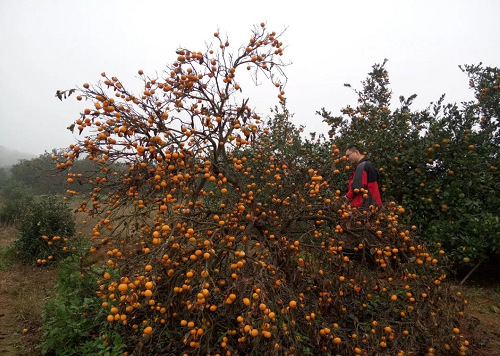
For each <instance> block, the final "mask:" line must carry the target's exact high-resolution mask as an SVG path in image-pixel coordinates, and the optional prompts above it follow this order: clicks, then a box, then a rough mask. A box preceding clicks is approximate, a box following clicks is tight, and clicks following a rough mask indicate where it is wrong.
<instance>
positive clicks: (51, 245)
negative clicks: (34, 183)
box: [15, 195, 76, 263]
mask: <svg viewBox="0 0 500 356" xmlns="http://www.w3.org/2000/svg"><path fill="white" fill-rule="evenodd" d="M25 209H26V213H25V214H24V216H23V217H22V219H21V222H20V226H19V234H18V236H17V239H16V241H15V246H16V250H17V252H18V254H19V256H20V257H21V258H22V259H24V260H26V261H34V260H37V261H38V263H47V262H48V261H52V260H55V259H57V258H58V257H61V256H63V255H65V254H68V253H70V252H72V251H74V250H75V249H76V246H74V241H72V240H71V238H72V237H73V235H74V234H75V230H76V227H75V221H74V217H73V215H72V213H71V212H70V210H69V208H68V205H67V204H66V202H64V201H62V200H61V197H58V196H53V195H44V196H38V197H36V198H35V199H34V200H33V202H32V203H31V204H29V205H28V206H26V207H25Z"/></svg>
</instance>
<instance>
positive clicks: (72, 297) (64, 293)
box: [41, 258, 123, 356]
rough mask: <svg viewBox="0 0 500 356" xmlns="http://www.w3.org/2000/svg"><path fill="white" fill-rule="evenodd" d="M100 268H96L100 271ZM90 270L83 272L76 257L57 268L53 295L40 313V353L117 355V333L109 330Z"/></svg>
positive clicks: (119, 348) (119, 340) (121, 346)
mask: <svg viewBox="0 0 500 356" xmlns="http://www.w3.org/2000/svg"><path fill="white" fill-rule="evenodd" d="M101 272H102V271H95V273H96V274H97V273H101ZM94 290H95V276H94V275H93V272H91V271H88V274H83V273H81V272H80V270H79V265H78V260H77V259H76V258H68V259H67V260H65V261H64V262H63V263H62V264H61V265H60V268H59V276H58V280H57V284H56V297H55V299H54V300H52V301H50V302H48V303H47V304H46V305H45V310H44V312H43V315H42V320H43V322H42V325H43V326H42V328H43V336H42V343H41V351H42V354H43V355H64V356H69V355H78V356H83V355H89V356H90V355H92V356H94V355H119V354H120V353H121V351H122V349H123V344H122V341H121V337H120V335H119V334H118V333H117V332H116V331H113V330H112V329H110V324H109V323H107V322H106V312H105V310H104V309H103V308H102V307H101V300H100V298H99V297H98V296H97V295H96V294H95V292H94Z"/></svg>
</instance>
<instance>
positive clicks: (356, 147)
mask: <svg viewBox="0 0 500 356" xmlns="http://www.w3.org/2000/svg"><path fill="white" fill-rule="evenodd" d="M345 150H346V151H347V150H349V151H358V152H359V153H361V150H360V149H359V147H358V146H357V145H349V146H347V148H346V149H345Z"/></svg>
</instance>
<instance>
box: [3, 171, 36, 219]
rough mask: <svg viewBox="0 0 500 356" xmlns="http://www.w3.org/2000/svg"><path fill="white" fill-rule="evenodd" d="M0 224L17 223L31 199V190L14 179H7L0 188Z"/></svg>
mask: <svg viewBox="0 0 500 356" xmlns="http://www.w3.org/2000/svg"><path fill="white" fill-rule="evenodd" d="M0 197H1V199H2V205H1V206H0V225H14V224H18V223H19V221H20V220H21V218H22V216H23V214H24V213H25V212H26V210H27V209H26V207H27V206H28V205H29V204H30V203H31V201H32V200H33V192H32V190H31V189H30V188H29V187H27V186H25V185H23V184H20V183H17V182H16V181H14V180H11V179H10V180H7V181H6V182H5V183H4V184H3V186H2V188H1V190H0Z"/></svg>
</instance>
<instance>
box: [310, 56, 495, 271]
mask: <svg viewBox="0 0 500 356" xmlns="http://www.w3.org/2000/svg"><path fill="white" fill-rule="evenodd" d="M385 64H386V63H385V62H384V63H383V64H377V65H374V66H373V69H372V71H371V72H370V73H369V75H368V77H367V79H366V80H364V81H363V82H362V88H361V89H360V90H355V93H356V94H357V95H358V103H357V105H355V106H354V107H351V106H347V107H346V108H344V109H342V114H343V116H332V115H331V113H329V112H327V111H326V110H324V109H323V110H322V111H321V112H319V114H320V115H321V116H322V117H323V119H324V121H325V122H326V123H328V124H329V125H330V127H331V130H330V136H331V137H332V142H334V143H335V144H337V146H338V147H341V148H343V149H345V147H347V146H348V145H349V144H353V143H357V144H358V145H360V146H361V147H362V149H363V150H364V151H365V152H367V154H368V156H369V157H370V158H371V159H372V160H373V161H374V164H375V165H376V166H377V167H378V168H379V169H380V184H381V186H382V191H383V192H384V193H383V198H384V199H385V200H391V199H394V200H396V201H398V202H399V203H400V204H404V205H405V207H406V208H407V211H408V213H409V215H410V216H411V220H412V222H413V223H414V224H416V225H417V226H418V227H419V228H420V230H421V231H422V237H423V238H424V239H425V240H427V241H434V242H435V241H436V240H439V241H440V242H441V243H442V244H443V248H444V249H445V250H446V251H449V252H450V257H451V258H452V259H453V261H454V262H455V264H462V265H463V264H469V263H470V264H472V263H477V262H479V261H481V260H483V259H495V258H497V257H498V255H499V253H500V248H499V247H500V246H499V243H498V242H499V238H498V219H499V214H498V211H499V210H498V207H499V206H500V195H499V192H500V175H499V174H498V171H497V169H498V167H499V166H500V156H499V155H498V152H500V120H499V116H498V114H499V112H500V90H499V88H500V70H499V69H498V68H491V67H482V66H481V65H478V66H465V67H464V68H461V69H462V71H463V72H465V73H466V74H467V76H468V77H469V85H470V88H471V89H472V90H473V91H474V95H475V98H476V100H475V101H472V102H464V103H462V104H461V106H459V105H457V104H445V103H444V95H443V96H442V97H441V98H440V99H439V100H438V101H436V102H435V103H431V105H430V106H429V108H427V109H425V110H414V109H413V108H412V106H411V105H412V102H413V100H414V99H415V97H416V95H412V96H410V97H409V98H404V97H402V96H401V97H399V107H396V108H395V109H392V108H393V106H391V100H392V98H393V96H394V94H393V92H392V91H391V90H390V81H389V74H388V72H387V70H386V68H385ZM347 86H349V87H350V85H347ZM334 163H335V168H337V169H338V170H339V171H340V173H341V176H342V178H343V179H341V180H338V182H342V184H343V182H344V181H345V180H344V179H346V178H347V177H346V175H347V172H346V170H345V169H344V168H345V165H346V163H345V160H341V159H337V160H335V162H334ZM344 172H345V173H344ZM332 184H333V185H334V186H335V188H338V189H342V188H343V187H342V186H341V185H337V184H335V183H332ZM483 219H486V220H487V221H488V223H487V225H488V227H487V228H483V227H480V226H478V221H481V220H483ZM464 259H465V261H468V262H464Z"/></svg>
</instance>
